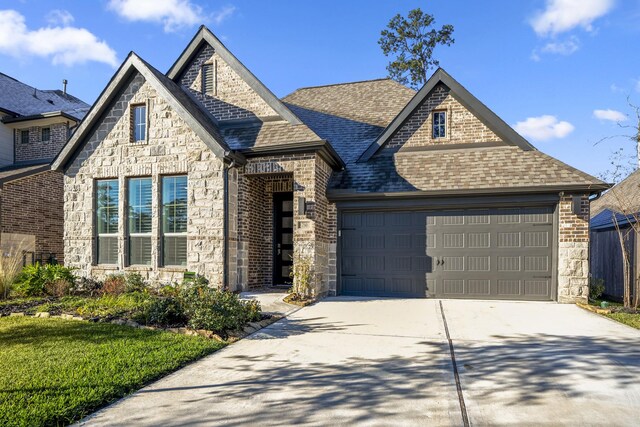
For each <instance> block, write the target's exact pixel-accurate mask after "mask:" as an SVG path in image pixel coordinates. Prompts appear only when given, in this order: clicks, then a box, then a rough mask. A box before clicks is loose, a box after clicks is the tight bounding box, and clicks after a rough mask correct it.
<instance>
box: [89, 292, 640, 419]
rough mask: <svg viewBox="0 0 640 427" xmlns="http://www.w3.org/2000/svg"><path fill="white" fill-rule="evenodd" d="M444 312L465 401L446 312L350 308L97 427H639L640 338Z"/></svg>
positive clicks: (499, 310)
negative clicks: (252, 426) (492, 426)
mask: <svg viewBox="0 0 640 427" xmlns="http://www.w3.org/2000/svg"><path fill="white" fill-rule="evenodd" d="M442 308H443V311H444V318H445V319H446V325H447V327H448V331H449V334H450V337H451V339H452V343H453V347H454V350H455V356H456V362H457V363H456V366H457V367H458V370H459V374H460V381H459V385H460V391H458V390H457V388H456V381H455V377H454V369H453V363H452V358H451V353H450V347H449V341H448V340H447V335H446V332H445V331H446V330H445V322H444V320H443V311H442V310H441V305H440V301H437V300H417V299H415V300H399V299H357V298H345V297H339V298H329V299H327V300H324V301H322V302H320V303H318V304H316V305H314V306H311V307H307V308H304V309H301V310H299V311H296V312H295V313H293V314H291V315H290V316H289V317H288V318H287V319H283V320H282V321H280V322H278V323H275V324H273V325H271V326H269V327H267V328H265V329H262V330H261V331H259V332H257V333H255V334H254V335H252V336H250V337H248V338H246V339H244V340H241V341H239V342H238V343H236V344H233V345H231V346H229V347H227V348H225V349H223V350H221V351H219V352H218V353H216V354H213V355H211V356H209V357H206V358H204V359H202V360H201V361H199V362H197V363H194V364H192V365H190V366H188V367H186V368H185V369H182V370H180V371H178V372H176V373H174V374H172V375H169V376H168V377H166V378H164V379H162V380H160V381H158V382H156V383H154V384H152V385H150V386H149V387H146V388H144V389H142V390H140V391H139V392H137V393H135V394H133V395H132V396H130V397H128V398H126V399H123V400H121V401H119V402H117V403H116V404H114V405H112V406H110V407H108V408H106V409H104V410H102V411H100V412H98V413H97V414H95V415H94V416H92V417H90V418H89V419H87V420H85V421H84V423H85V424H86V425H110V426H112V425H194V426H204V425H233V426H236V425H248V424H262V425H293V424H304V425H350V424H366V425H463V419H464V418H463V417H465V416H466V417H467V418H468V420H469V421H470V423H471V424H472V425H487V424H497V425H513V424H525V425H544V424H546V425H576V424H580V425H603V424H609V425H635V424H637V420H638V419H639V417H640V384H639V383H638V379H640V331H637V330H633V329H631V328H628V327H625V326H623V325H619V324H616V323H613V322H611V321H609V320H607V319H603V318H600V317H597V316H596V315H594V314H592V313H588V312H585V311H583V310H581V309H579V308H577V307H575V306H570V305H557V304H549V303H510V302H481V301H451V300H446V301H442ZM460 397H462V402H463V403H462V404H461V399H460ZM463 407H465V408H466V411H463V410H462V409H461V408H463Z"/></svg>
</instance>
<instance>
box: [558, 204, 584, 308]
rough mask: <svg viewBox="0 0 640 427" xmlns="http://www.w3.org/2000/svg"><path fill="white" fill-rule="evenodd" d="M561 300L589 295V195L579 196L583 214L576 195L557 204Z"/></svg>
mask: <svg viewBox="0 0 640 427" xmlns="http://www.w3.org/2000/svg"><path fill="white" fill-rule="evenodd" d="M558 210H559V229H558V302H561V303H573V302H578V301H580V302H586V301H587V297H588V294H589V198H588V196H587V195H581V196H580V214H578V215H575V214H574V213H573V196H572V195H568V196H563V197H561V198H560V202H559V204H558Z"/></svg>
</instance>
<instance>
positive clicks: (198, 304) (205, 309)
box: [180, 283, 260, 333]
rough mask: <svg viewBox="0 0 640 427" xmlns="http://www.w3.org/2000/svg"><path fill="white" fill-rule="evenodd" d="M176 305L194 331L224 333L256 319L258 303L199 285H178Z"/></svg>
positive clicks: (257, 316) (258, 313)
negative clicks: (202, 330)
mask: <svg viewBox="0 0 640 427" xmlns="http://www.w3.org/2000/svg"><path fill="white" fill-rule="evenodd" d="M180 303H181V304H182V308H183V310H184V314H185V316H186V317H187V319H188V324H189V326H190V327H192V328H194V329H207V330H211V331H215V332H218V333H224V332H226V331H229V330H233V329H238V328H240V327H242V326H244V325H245V324H246V323H247V322H250V321H254V320H259V319H260V317H259V315H260V304H259V303H258V302H257V301H255V302H251V303H249V302H246V301H242V300H241V299H240V297H239V296H238V295H236V294H234V293H232V292H228V291H222V290H219V289H215V288H210V287H208V286H207V285H203V284H195V283H190V284H186V285H184V286H182V288H181V290H180Z"/></svg>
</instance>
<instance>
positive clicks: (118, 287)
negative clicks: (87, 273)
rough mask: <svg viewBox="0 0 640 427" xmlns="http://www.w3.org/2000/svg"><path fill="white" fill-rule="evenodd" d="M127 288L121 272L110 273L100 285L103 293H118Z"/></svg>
mask: <svg viewBox="0 0 640 427" xmlns="http://www.w3.org/2000/svg"><path fill="white" fill-rule="evenodd" d="M126 289H127V281H126V278H125V277H124V276H123V275H122V274H110V275H108V276H107V278H106V279H104V284H103V285H102V294H103V295H120V294H123V293H124V292H125V291H126Z"/></svg>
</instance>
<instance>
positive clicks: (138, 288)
mask: <svg viewBox="0 0 640 427" xmlns="http://www.w3.org/2000/svg"><path fill="white" fill-rule="evenodd" d="M124 280H125V292H144V291H145V290H146V289H147V283H146V282H145V281H144V279H143V278H142V275H141V274H140V273H137V272H131V273H127V274H126V276H125V278H124Z"/></svg>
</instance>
